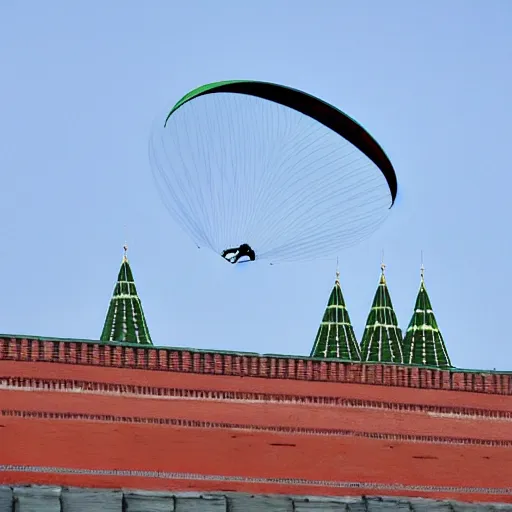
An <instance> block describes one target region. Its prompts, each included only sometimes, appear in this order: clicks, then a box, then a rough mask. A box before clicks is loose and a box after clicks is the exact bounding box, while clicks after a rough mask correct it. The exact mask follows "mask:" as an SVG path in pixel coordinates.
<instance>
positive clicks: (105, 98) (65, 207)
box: [0, 0, 512, 369]
mask: <svg viewBox="0 0 512 512" xmlns="http://www.w3.org/2000/svg"><path fill="white" fill-rule="evenodd" d="M511 27H512V2H510V1H509V0H482V1H472V0H465V1H462V0H450V1H446V0H432V1H429V2H419V1H410V0H407V1H405V0H404V1H393V0H388V1H386V2H380V1H378V0H374V1H357V2H356V1H351V2H349V1H343V0H318V1H312V0H311V1H309V2H306V1H301V0H260V1H258V2H250V1H244V0H242V1H241V0H218V1H215V2H213V1H209V0H203V1H187V2H178V1H173V0H165V1H163V0H162V1H157V0H152V1H150V0H147V1H138V2H137V1H133V0H123V1H121V0H111V1H109V2H104V1H99V0H92V1H91V0H89V1H77V0H75V1H73V2H69V1H64V0H62V1H58V0H49V1H45V2H42V1H40V0H33V1H23V0H17V1H9V0H0V57H1V59H0V66H1V67H0V77H1V80H0V123H1V125H0V130H1V132H0V141H1V143H0V187H1V191H2V200H1V201H0V214H1V224H0V234H1V240H2V244H1V246H0V289H1V290H2V293H1V294H0V332H5V333H23V334H35V335H40V336H56V337H71V338H98V337H99V335H100V333H101V329H102V326H103V321H104V316H105V313H106V309H107V306H108V301H109V299H110V295H111V293H112V288H113V284H114V281H115V278H116V276H117V272H118V268H119V264H120V262H121V256H122V245H123V242H124V240H125V238H127V239H128V243H129V246H130V261H131V263H132V268H133V271H134V274H135V280H136V282H137V285H138V290H139V293H140V295H141V298H142V301H143V305H144V308H145V312H146V317H147V320H148V323H149V327H150V331H151V334H152V337H153V341H154V342H155V344H158V345H174V346H193V347H198V348H219V349H230V350H247V351H257V352H279V353H293V354H308V353H309V351H310V348H311V346H312V343H313V340H314V337H315V334H316V330H317V328H318V325H319V322H320V320H321V316H322V313H323V310H324V307H325V304H326V301H327V298H328V295H329V293H330V291H331V288H332V285H333V280H334V272H335V266H336V262H335V259H333V261H318V262H311V263H307V264H287V265H280V266H275V267H269V266H266V265H252V266H251V265H246V266H245V267H244V270H237V269H235V268H233V267H232V266H231V265H227V264H226V263H225V262H224V261H222V260H221V259H220V258H219V257H217V256H215V255H214V254H212V253H210V252H208V251H197V250H194V245H193V243H192V242H191V241H190V240H189V239H188V238H187V236H186V235H184V234H182V232H181V231H180V229H179V228H178V227H177V226H176V225H175V224H174V223H173V221H172V220H171V219H170V217H169V216H168V214H167V211H166V210H165V208H164V207H163V205H162V204H161V202H160V200H159V197H158V195H157V192H156V189H155V187H154V184H153V182H152V179H151V175H150V171H149V165H148V158H147V141H148V136H149V130H150V127H151V124H152V122H153V120H154V119H155V117H156V116H158V115H162V113H163V112H165V110H166V109H168V108H169V107H170V106H172V105H173V104H174V103H175V101H176V100H177V99H179V98H180V97H181V96H182V95H183V94H184V93H186V92H188V91H189V90H190V89H192V88H194V87H196V86H198V85H201V84H203V83H207V82H211V81H215V80H224V79H233V78H253V79H259V80H268V81H273V82H278V83H284V84H287V85H291V86H294V87H296V88H299V89H303V90H306V91H307V92H310V93H312V94H314V95H316V96H319V97H321V98H323V99H325V100H327V101H329V102H330V103H333V104H335V105H337V106H338V107H339V108H341V109H342V110H344V111H345V112H347V113H348V114H349V115H351V116H353V117H354V118H355V119H357V120H358V121H359V122H360V123H362V124H363V125H364V126H365V127H366V128H367V129H368V130H369V131H370V132H371V133H372V134H373V135H374V136H375V137H376V139H377V140H378V141H379V142H380V143H381V145H382V146H383V147H384V149H385V151H386V152H387V153H388V155H389V156H390V158H391V160H392V161H393V163H394V165H395V168H396V171H397V174H398V179H399V187H400V191H401V193H402V196H401V199H400V201H399V203H398V205H397V207H396V208H395V209H394V212H393V214H392V215H391V217H390V218H389V219H388V221H387V222H386V224H385V225H384V227H383V228H381V229H380V230H379V231H378V232H377V233H376V234H375V235H373V236H372V237H371V238H370V239H369V240H367V241H366V242H363V243H362V244H360V245H358V246H356V247H355V248H353V249H351V250H349V251H346V252H343V253H341V254H340V255H339V256H340V271H341V281H342V287H343V290H344V293H345V298H346V300H347V303H348V307H349V312H350V314H351V317H352V321H353V323H354V326H355V328H356V333H357V335H358V336H359V337H360V336H361V333H362V330H363V327H364V323H365V320H366V316H367V314H368V311H369V308H370V305H371V301H372V299H373V295H374V292H375V289H376V286H377V282H378V277H379V271H380V270H379V265H380V259H381V252H382V249H384V251H385V261H386V263H387V277H388V283H389V287H390V292H391V296H392V299H393V302H394V305H395V309H396V312H397V314H398V317H399V320H400V324H401V327H402V328H404V329H405V328H406V326H407V324H408V322H409V319H410V316H411V313H412V309H413V306H414V300H415V297H416V293H417V289H418V285H419V267H420V251H421V250H423V251H424V262H425V266H426V284H427V289H428V291H429V293H430V297H431V299H432V302H433V306H434V310H435V313H436V315H437V319H438V322H439V324H440V326H441V329H442V332H443V334H444V337H445V341H446V343H447V346H448V350H449V353H450V355H451V358H452V362H453V363H454V364H455V365H457V366H460V367H473V368H493V367H496V368H500V369H512V339H511V335H510V333H511V329H510V328H509V323H510V321H511V320H512V318H511V313H510V311H511V302H510V301H511V297H512V295H511V291H510V286H511V284H510V282H509V273H510V267H511V265H512V261H511V258H512V243H511V240H510V236H511V229H510V225H511V218H512V204H511V202H512V201H511V192H510V191H511V185H512V178H511V177H510V176H511V168H512V158H511V156H510V155H511V153H510V133H511V130H510V119H511V118H512V97H511V92H510V91H511V90H512V30H511ZM125 226H126V228H125Z"/></svg>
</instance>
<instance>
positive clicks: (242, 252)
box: [222, 244, 256, 263]
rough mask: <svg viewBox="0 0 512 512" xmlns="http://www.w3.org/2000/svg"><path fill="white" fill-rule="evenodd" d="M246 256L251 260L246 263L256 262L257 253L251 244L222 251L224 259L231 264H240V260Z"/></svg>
mask: <svg viewBox="0 0 512 512" xmlns="http://www.w3.org/2000/svg"><path fill="white" fill-rule="evenodd" d="M244 256H245V257H247V258H249V260H244V261H254V260H255V259H256V253H255V252H254V250H253V249H252V248H251V246H250V245H249V244H242V245H240V246H239V247H232V248H230V249H224V251H222V257H223V258H224V259H225V260H227V261H229V262H230V263H238V262H239V260H240V258H243V257H244Z"/></svg>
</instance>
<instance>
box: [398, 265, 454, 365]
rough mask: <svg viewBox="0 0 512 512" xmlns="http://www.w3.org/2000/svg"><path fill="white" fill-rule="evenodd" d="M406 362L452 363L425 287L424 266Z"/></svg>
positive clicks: (407, 335) (406, 342)
mask: <svg viewBox="0 0 512 512" xmlns="http://www.w3.org/2000/svg"><path fill="white" fill-rule="evenodd" d="M403 345H404V363H406V364H421V365H427V366H437V367H439V368H448V367H450V366H451V365H452V364H451V362H450V358H449V356H448V352H447V350H446V346H445V344H444V340H443V336H442V334H441V331H440V330H439V327H438V325H437V322H436V318H435V316H434V312H433V311H432V304H431V303H430V298H429V296H428V293H427V289H426V288H425V281H424V276H423V267H422V268H421V282H420V289H419V291H418V297H417V298H416V305H415V306H414V313H413V315H412V318H411V321H410V322H409V327H407V332H406V333H405V339H404V344H403Z"/></svg>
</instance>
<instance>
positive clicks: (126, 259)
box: [123, 242, 128, 261]
mask: <svg viewBox="0 0 512 512" xmlns="http://www.w3.org/2000/svg"><path fill="white" fill-rule="evenodd" d="M123 251H124V254H123V260H124V261H128V256H127V253H128V244H127V243H126V242H125V243H124V245H123Z"/></svg>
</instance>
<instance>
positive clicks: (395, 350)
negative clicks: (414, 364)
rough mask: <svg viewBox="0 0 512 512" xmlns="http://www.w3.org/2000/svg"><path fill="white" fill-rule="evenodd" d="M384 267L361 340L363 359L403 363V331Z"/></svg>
mask: <svg viewBox="0 0 512 512" xmlns="http://www.w3.org/2000/svg"><path fill="white" fill-rule="evenodd" d="M384 268H385V266H384V265H382V273H381V276H380V281H379V287H378V288H377V292H376V293H375V298H374V299H373V304H372V308H371V310H370V314H369V315H368V319H367V320H366V327H365V329H364V334H363V339H362V341H361V357H362V359H363V361H372V362H386V363H402V362H403V353H402V331H401V330H400V327H398V320H397V318H396V314H395V311H394V309H393V304H392V302H391V297H390V295H389V290H388V287H387V284H386V277H385V276H384Z"/></svg>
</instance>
